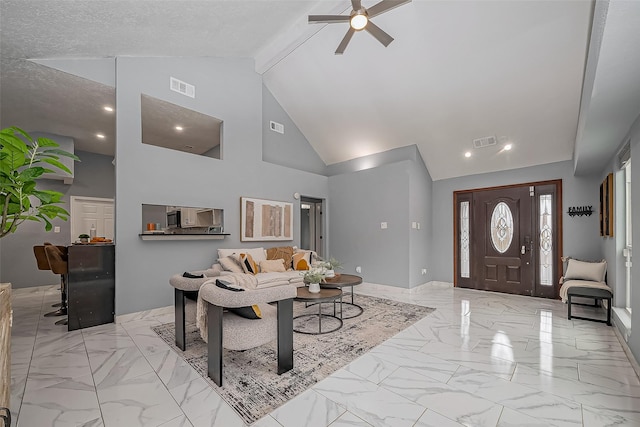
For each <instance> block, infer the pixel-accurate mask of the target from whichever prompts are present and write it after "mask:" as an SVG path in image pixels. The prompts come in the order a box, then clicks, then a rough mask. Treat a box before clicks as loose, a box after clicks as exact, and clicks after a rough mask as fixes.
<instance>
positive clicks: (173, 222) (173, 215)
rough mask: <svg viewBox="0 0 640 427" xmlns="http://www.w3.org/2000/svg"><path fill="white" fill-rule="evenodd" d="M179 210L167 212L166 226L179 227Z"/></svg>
mask: <svg viewBox="0 0 640 427" xmlns="http://www.w3.org/2000/svg"><path fill="white" fill-rule="evenodd" d="M180 214H181V212H180V210H176V211H172V212H167V228H180V224H181V215H180Z"/></svg>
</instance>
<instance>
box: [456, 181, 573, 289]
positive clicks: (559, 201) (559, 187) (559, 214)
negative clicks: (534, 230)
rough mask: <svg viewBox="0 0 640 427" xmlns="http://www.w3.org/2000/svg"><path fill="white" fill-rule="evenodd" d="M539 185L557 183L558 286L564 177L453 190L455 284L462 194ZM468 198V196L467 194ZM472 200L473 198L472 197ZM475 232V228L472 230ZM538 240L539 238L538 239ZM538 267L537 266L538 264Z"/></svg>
mask: <svg viewBox="0 0 640 427" xmlns="http://www.w3.org/2000/svg"><path fill="white" fill-rule="evenodd" d="M539 185H555V187H556V196H557V199H556V212H555V214H556V218H557V221H558V229H557V230H556V233H557V235H558V237H559V238H558V239H557V246H558V250H557V255H556V258H557V259H556V260H555V262H556V266H557V268H556V274H555V275H556V277H554V281H555V282H554V287H557V284H558V283H559V281H560V276H562V256H563V255H562V253H563V249H562V242H563V240H564V239H563V237H564V234H563V228H562V204H563V201H562V179H552V180H548V181H534V182H526V183H521V184H509V185H499V186H494V187H482V188H473V189H469V190H457V191H454V192H453V286H454V287H457V286H458V256H459V250H460V248H459V247H458V245H459V242H458V240H459V239H458V234H459V233H460V230H459V224H458V220H459V215H460V212H459V211H458V205H459V202H458V200H459V198H460V196H463V195H469V194H473V193H475V192H479V191H491V190H504V189H509V188H516V187H531V186H534V187H535V186H539ZM467 199H468V196H467ZM471 201H472V199H471ZM469 209H470V212H471V211H472V209H473V204H472V203H470V205H469ZM472 233H473V230H472ZM536 241H537V239H536ZM536 267H537V266H536ZM557 297H558V295H556V298H557Z"/></svg>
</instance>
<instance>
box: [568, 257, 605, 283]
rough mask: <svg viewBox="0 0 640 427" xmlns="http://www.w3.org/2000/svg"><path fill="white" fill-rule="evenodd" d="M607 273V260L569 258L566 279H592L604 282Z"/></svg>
mask: <svg viewBox="0 0 640 427" xmlns="http://www.w3.org/2000/svg"><path fill="white" fill-rule="evenodd" d="M606 273H607V261H605V260H602V261H599V262H586V261H578V260H577V259H569V262H568V265H567V272H566V273H565V274H564V280H565V281H567V280H590V281H593V282H604V277H605V274H606Z"/></svg>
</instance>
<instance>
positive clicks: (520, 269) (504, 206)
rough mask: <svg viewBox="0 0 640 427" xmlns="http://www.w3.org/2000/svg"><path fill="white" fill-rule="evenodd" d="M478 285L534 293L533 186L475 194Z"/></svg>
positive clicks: (474, 243)
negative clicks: (531, 189) (530, 195)
mask: <svg viewBox="0 0 640 427" xmlns="http://www.w3.org/2000/svg"><path fill="white" fill-rule="evenodd" d="M474 204H475V206H476V207H475V209H476V210H475V215H474V221H473V227H474V229H476V230H477V231H478V234H479V236H482V238H478V239H475V240H474V242H473V246H474V248H473V252H474V255H475V256H474V259H475V263H476V266H475V271H476V273H477V275H478V277H477V285H476V289H484V290H491V291H499V292H507V293H511V294H519V295H531V294H532V291H533V279H534V278H533V274H532V273H533V271H532V267H533V266H532V264H531V261H532V260H531V235H532V231H531V197H529V188H527V187H515V188H509V189H504V190H492V191H481V192H478V193H477V194H476V195H475V196H474Z"/></svg>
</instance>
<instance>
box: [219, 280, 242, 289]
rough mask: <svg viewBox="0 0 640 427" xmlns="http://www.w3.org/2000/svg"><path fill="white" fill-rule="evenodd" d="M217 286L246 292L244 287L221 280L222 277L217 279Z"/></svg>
mask: <svg viewBox="0 0 640 427" xmlns="http://www.w3.org/2000/svg"><path fill="white" fill-rule="evenodd" d="M216 286H217V287H219V288H222V289H226V290H228V291H233V292H244V289H242V288H239V287H238V286H237V285H234V284H232V283H229V282H225V281H224V280H220V279H216Z"/></svg>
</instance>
